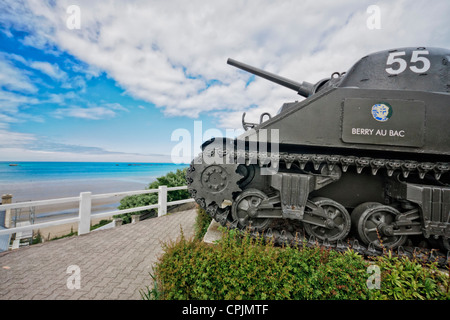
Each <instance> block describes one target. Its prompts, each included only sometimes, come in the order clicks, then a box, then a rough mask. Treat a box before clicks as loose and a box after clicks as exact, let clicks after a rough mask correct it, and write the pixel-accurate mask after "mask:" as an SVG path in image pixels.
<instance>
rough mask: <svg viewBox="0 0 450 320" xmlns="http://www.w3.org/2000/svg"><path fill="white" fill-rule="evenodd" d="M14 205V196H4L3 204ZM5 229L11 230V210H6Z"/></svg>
mask: <svg viewBox="0 0 450 320" xmlns="http://www.w3.org/2000/svg"><path fill="white" fill-rule="evenodd" d="M10 203H12V194H4V195H2V204H10ZM4 226H5V228H8V229H9V228H11V209H6V210H5V223H4Z"/></svg>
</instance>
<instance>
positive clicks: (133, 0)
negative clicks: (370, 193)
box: [0, 0, 450, 162]
mask: <svg viewBox="0 0 450 320" xmlns="http://www.w3.org/2000/svg"><path fill="white" fill-rule="evenodd" d="M449 15H450V2H449V1H447V0H433V2H432V5H431V4H430V2H429V1H428V0H425V1H422V0H410V1H406V0H398V1H361V0H348V1H331V0H327V1H325V0H312V1H310V0H303V1H299V0H271V1H269V0H247V1H244V0H242V1H240V0H189V1H186V0H166V1H161V0H154V1H152V0H145V1H140V0H129V1H123V0H121V1H119V0H117V1H114V0H98V1H92V0H78V1H77V0H70V1H65V0H53V1H50V0H39V1H38V0H29V1H25V0H2V1H1V2H0V161H112V162H130V161H134V162H179V161H180V157H174V150H176V151H177V152H176V153H177V154H176V155H180V156H182V157H181V158H182V159H184V160H189V158H191V157H193V156H195V155H196V154H197V153H198V152H199V151H200V148H199V146H200V143H201V141H204V140H206V139H207V138H209V136H210V135H220V136H225V135H231V136H232V135H233V134H235V135H237V134H239V133H240V132H242V131H240V130H241V116H242V113H243V112H246V113H247V116H246V120H247V121H250V122H257V121H258V119H259V115H260V114H261V113H262V112H269V113H271V114H276V112H277V111H278V109H279V108H280V107H281V105H282V104H283V103H284V102H292V101H296V100H302V99H303V98H302V97H300V96H298V95H297V94H296V92H294V91H292V90H290V89H287V88H283V87H280V86H277V85H276V84H273V83H271V82H269V81H267V80H264V79H259V78H257V77H254V76H252V75H251V74H248V73H246V72H243V71H240V70H238V69H236V68H234V67H232V66H229V65H227V63H226V61H227V59H228V58H233V59H235V60H239V61H242V62H245V63H247V64H250V65H253V66H256V67H258V68H262V69H265V70H267V71H270V72H273V73H277V74H280V75H282V76H284V77H287V78H291V79H293V80H296V81H298V82H302V81H308V82H311V83H316V82H317V81H319V80H321V79H323V78H327V77H330V76H331V74H332V73H333V72H335V71H338V72H344V71H347V70H348V69H350V67H351V66H352V65H353V64H354V63H355V62H357V61H358V60H359V59H360V58H362V57H363V56H365V55H367V54H370V53H372V52H377V51H381V50H386V49H392V48H397V47H408V46H414V47H420V46H422V47H427V46H428V47H443V48H450V32H449V27H448V16H449ZM181 145H182V146H183V147H184V146H187V147H185V148H180V146H181ZM180 149H182V151H183V154H181V153H180V154H178V151H179V150H180Z"/></svg>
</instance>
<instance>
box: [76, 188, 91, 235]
mask: <svg viewBox="0 0 450 320" xmlns="http://www.w3.org/2000/svg"><path fill="white" fill-rule="evenodd" d="M91 200H92V193H91V192H81V193H80V211H79V218H80V222H79V223H78V235H82V234H85V233H89V231H90V228H91V206H92V202H91Z"/></svg>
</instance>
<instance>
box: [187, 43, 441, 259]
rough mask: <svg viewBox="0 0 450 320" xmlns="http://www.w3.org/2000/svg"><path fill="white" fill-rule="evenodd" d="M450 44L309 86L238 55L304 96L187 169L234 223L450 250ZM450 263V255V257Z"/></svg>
mask: <svg viewBox="0 0 450 320" xmlns="http://www.w3.org/2000/svg"><path fill="white" fill-rule="evenodd" d="M449 60H450V50H447V49H442V48H428V47H408V48H399V49H393V50H386V51H380V52H376V53H372V54H369V55H367V56H365V57H363V58H361V59H360V60H359V61H357V62H356V63H355V64H354V65H353V66H352V67H351V68H350V69H349V70H348V71H346V72H342V73H339V72H334V73H332V74H331V76H330V77H329V78H326V79H322V80H320V81H318V82H317V83H315V84H314V83H309V82H297V81H293V80H290V79H287V78H284V77H282V76H279V75H275V74H273V73H270V72H267V71H264V70H261V69H258V68H255V67H252V66H250V65H247V64H244V63H242V62H238V61H236V60H233V59H228V61H227V63H228V64H229V65H232V66H234V67H237V68H239V69H242V70H244V71H246V72H250V73H252V74H254V75H256V76H259V77H262V78H265V79H267V80H269V81H272V82H274V83H276V84H277V85H281V86H284V87H287V88H289V89H292V90H294V91H295V92H297V93H298V94H299V95H300V96H302V97H304V99H303V100H301V101H293V102H287V103H284V104H283V105H282V106H281V108H280V110H279V111H278V113H277V114H276V115H270V114H268V113H264V114H262V115H261V117H260V119H259V120H260V121H259V122H254V123H252V122H246V119H245V113H244V114H243V116H242V125H243V128H244V129H245V132H244V133H243V134H242V135H240V136H238V137H237V138H235V139H230V138H223V137H216V138H212V139H210V140H208V141H206V142H205V143H203V145H202V147H201V148H202V151H201V153H200V154H199V155H198V156H197V157H196V158H195V159H194V160H193V161H192V163H191V165H190V168H189V169H188V173H187V176H186V179H187V183H188V189H189V191H190V194H191V196H192V197H193V198H195V200H196V202H197V203H198V204H199V205H200V206H201V207H202V208H204V209H205V210H206V212H207V213H208V214H209V215H211V216H212V217H213V218H214V219H215V220H217V221H218V222H220V223H221V224H222V225H227V226H229V227H230V228H239V229H246V228H249V229H250V230H252V232H258V233H266V234H270V235H271V236H275V235H277V237H278V238H279V239H280V238H282V239H284V241H292V240H293V239H298V237H299V236H301V237H302V238H304V239H313V240H314V241H316V242H320V243H325V244H327V245H330V246H335V247H337V248H339V246H341V247H342V246H343V245H344V246H345V245H346V244H348V243H349V241H352V242H351V243H354V244H355V247H358V248H360V247H362V248H363V249H362V251H366V252H367V250H369V251H371V252H376V251H377V250H381V249H386V248H389V249H402V248H407V247H415V246H418V244H419V243H420V244H421V245H422V246H423V245H424V243H425V246H426V247H428V248H435V249H439V250H441V251H440V252H444V254H445V253H446V252H447V251H448V250H450V243H449V238H450V173H449V172H450V125H449V123H450V112H449V110H450V109H449V108H450V93H449V92H450V61H449ZM447 261H448V253H447Z"/></svg>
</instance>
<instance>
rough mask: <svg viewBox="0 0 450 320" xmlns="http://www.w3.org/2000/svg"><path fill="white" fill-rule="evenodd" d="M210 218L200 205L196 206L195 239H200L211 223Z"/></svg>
mask: <svg viewBox="0 0 450 320" xmlns="http://www.w3.org/2000/svg"><path fill="white" fill-rule="evenodd" d="M211 221H212V218H211V217H210V216H209V215H208V214H207V213H206V211H205V210H204V209H202V208H200V207H198V208H197V217H196V218H195V239H197V240H202V239H203V237H204V235H205V233H206V231H208V227H209V225H210V224H211Z"/></svg>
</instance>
